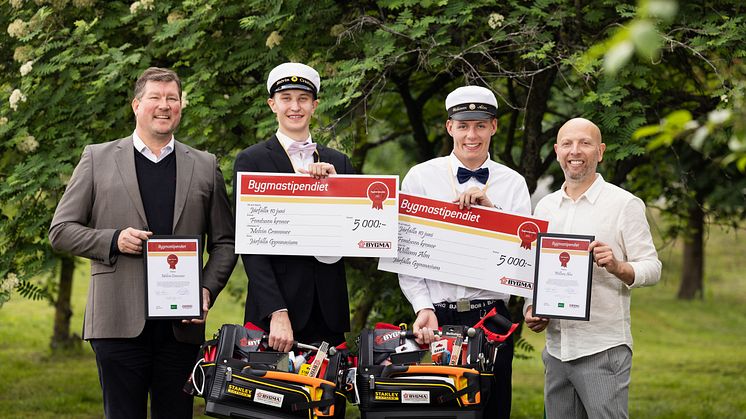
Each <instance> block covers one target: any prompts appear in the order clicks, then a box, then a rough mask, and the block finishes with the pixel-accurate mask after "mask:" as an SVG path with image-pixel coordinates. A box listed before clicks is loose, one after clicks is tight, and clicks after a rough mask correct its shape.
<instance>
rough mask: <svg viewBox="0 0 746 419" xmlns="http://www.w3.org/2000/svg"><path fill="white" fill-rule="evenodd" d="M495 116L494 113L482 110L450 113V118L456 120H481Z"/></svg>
mask: <svg viewBox="0 0 746 419" xmlns="http://www.w3.org/2000/svg"><path fill="white" fill-rule="evenodd" d="M492 118H497V117H496V116H495V115H492V114H491V113H489V112H482V111H467V112H458V113H455V114H453V115H451V119H455V120H456V121H482V120H485V119H492Z"/></svg>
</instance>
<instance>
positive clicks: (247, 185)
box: [241, 173, 397, 208]
mask: <svg viewBox="0 0 746 419" xmlns="http://www.w3.org/2000/svg"><path fill="white" fill-rule="evenodd" d="M396 191H397V184H396V179H395V178H371V177H363V176H361V177H359V178H358V177H357V176H339V177H337V176H332V177H328V178H326V179H314V178H312V177H310V176H305V175H289V174H288V175H279V174H278V175H261V174H255V173H252V174H242V176H241V195H262V196H333V197H340V198H368V199H371V200H372V202H373V205H374V208H376V207H377V206H378V205H379V204H380V203H382V202H383V201H385V200H386V199H389V198H394V199H395V198H396Z"/></svg>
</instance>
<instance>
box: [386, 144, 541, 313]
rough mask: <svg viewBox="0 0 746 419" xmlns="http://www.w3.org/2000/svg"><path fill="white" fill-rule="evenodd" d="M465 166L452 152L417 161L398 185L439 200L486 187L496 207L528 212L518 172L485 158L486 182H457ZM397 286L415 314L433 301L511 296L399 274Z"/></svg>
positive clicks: (527, 202) (497, 298)
mask: <svg viewBox="0 0 746 419" xmlns="http://www.w3.org/2000/svg"><path fill="white" fill-rule="evenodd" d="M459 167H464V165H463V164H462V163H461V162H460V161H459V159H458V158H457V157H456V156H455V155H454V154H453V153H451V154H450V155H449V156H446V157H438V158H434V159H432V160H428V161H426V162H424V163H420V164H418V165H416V166H414V167H413V168H411V169H410V170H409V173H407V176H405V177H404V180H403V181H402V184H401V191H402V192H404V193H411V194H416V195H422V196H426V197H428V198H432V199H438V200H441V201H449V202H450V201H453V200H455V199H457V198H458V196H459V195H460V194H461V193H462V192H464V191H465V190H467V189H469V188H471V187H473V186H476V187H478V188H482V189H484V188H485V187H486V188H487V189H486V193H487V197H488V198H489V199H490V201H492V204H493V205H495V207H496V208H497V209H499V210H500V211H505V212H512V213H516V214H523V215H529V214H531V199H530V197H529V194H528V187H526V180H525V179H523V176H521V175H520V174H519V173H518V172H516V171H515V170H513V169H510V168H508V167H506V166H503V165H502V164H500V163H497V162H494V161H492V160H490V158H489V156H487V160H486V161H485V162H484V164H483V165H482V166H481V167H480V168H482V167H486V168H487V169H489V171H490V177H489V179H488V180H487V185H483V184H481V183H479V182H478V181H477V180H475V179H474V178H471V179H469V180H468V181H466V182H465V183H462V184H459V183H458V180H457V179H456V172H457V171H458V168H459ZM399 286H400V287H401V289H402V292H403V293H404V296H406V297H407V299H408V300H409V302H410V303H411V304H412V308H413V309H414V311H415V313H417V312H418V311H420V310H422V309H425V308H430V309H432V308H433V303H440V302H456V301H458V300H460V299H467V300H503V301H506V302H507V301H508V299H509V298H510V295H508V294H503V293H500V292H495V291H487V290H482V289H478V288H471V287H465V286H462V285H455V284H450V283H446V282H439V281H433V280H430V279H424V278H419V277H415V276H410V275H403V274H399Z"/></svg>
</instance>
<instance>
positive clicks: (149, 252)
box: [143, 236, 202, 319]
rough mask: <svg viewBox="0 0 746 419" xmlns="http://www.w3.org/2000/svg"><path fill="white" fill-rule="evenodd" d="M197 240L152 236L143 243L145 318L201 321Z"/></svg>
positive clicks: (199, 254)
mask: <svg viewBox="0 0 746 419" xmlns="http://www.w3.org/2000/svg"><path fill="white" fill-rule="evenodd" d="M201 240H202V239H201V238H200V236H152V237H150V239H148V240H147V241H146V242H145V245H144V248H143V256H144V257H143V259H144V261H145V318H147V319H198V318H201V317H202V285H201V284H202V252H201V251H200V249H202V246H201Z"/></svg>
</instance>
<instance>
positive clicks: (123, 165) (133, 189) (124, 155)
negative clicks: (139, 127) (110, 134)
mask: <svg viewBox="0 0 746 419" xmlns="http://www.w3.org/2000/svg"><path fill="white" fill-rule="evenodd" d="M114 162H115V164H116V166H117V170H118V171H119V176H120V177H121V178H122V183H123V184H124V188H125V189H126V190H127V195H129V197H130V199H131V200H132V203H133V204H134V205H135V209H136V210H137V213H138V214H139V215H140V218H141V219H142V221H143V225H142V226H135V227H136V228H142V227H143V226H145V225H147V222H148V218H147V217H146V216H145V207H143V205H142V198H141V197H140V187H139V186H138V184H137V171H136V170H135V147H134V145H132V136H129V137H127V138H125V139H123V140H122V141H120V142H119V145H117V150H116V151H115V152H114Z"/></svg>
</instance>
